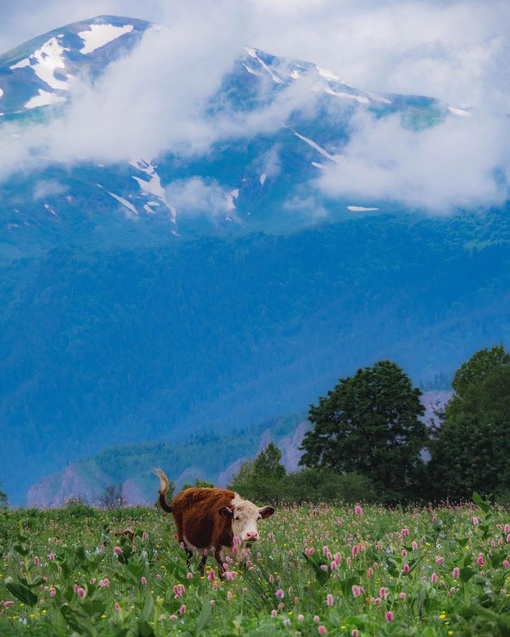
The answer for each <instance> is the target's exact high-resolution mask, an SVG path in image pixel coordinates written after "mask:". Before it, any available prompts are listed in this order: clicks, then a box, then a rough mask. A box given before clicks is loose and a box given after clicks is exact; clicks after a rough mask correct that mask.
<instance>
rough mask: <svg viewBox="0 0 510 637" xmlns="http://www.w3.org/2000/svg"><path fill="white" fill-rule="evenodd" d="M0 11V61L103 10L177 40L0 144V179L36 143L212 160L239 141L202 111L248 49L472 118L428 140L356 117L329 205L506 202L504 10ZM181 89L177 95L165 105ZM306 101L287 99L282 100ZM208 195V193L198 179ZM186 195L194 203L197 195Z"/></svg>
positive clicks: (82, 2)
mask: <svg viewBox="0 0 510 637" xmlns="http://www.w3.org/2000/svg"><path fill="white" fill-rule="evenodd" d="M1 4H2V20H1V21H0V52H6V51H7V50H9V49H10V48H13V47H14V46H17V45H18V44H21V43H23V42H25V41H27V40H29V39H30V38H33V37H35V36H38V35H40V34H42V33H44V32H47V31H49V30H52V29H55V28H57V27H59V26H62V25H65V24H67V23H70V22H74V21H77V20H81V19H87V18H90V17H93V16H96V15H101V14H113V15H123V16H129V17H133V18H141V19H145V20H149V21H152V22H156V23H158V24H162V25H165V26H166V27H167V28H168V29H169V31H167V32H166V35H165V36H164V37H159V38H152V39H151V41H149V40H148V39H145V40H144V41H143V42H142V44H141V45H140V47H139V48H138V49H137V51H136V52H135V54H133V55H132V56H131V59H130V60H125V61H124V62H122V61H121V62H119V63H117V64H115V65H114V66H113V67H112V68H111V69H109V71H108V73H107V76H106V77H105V79H104V81H103V83H102V84H100V85H99V86H96V87H94V90H92V89H91V87H90V86H87V85H86V84H83V85H81V86H80V85H78V86H77V88H76V90H77V91H78V92H79V95H80V99H79V100H76V104H75V106H74V107H73V109H72V111H71V112H70V113H69V115H68V117H67V119H66V120H65V121H63V122H60V123H59V124H58V125H55V126H52V127H51V128H46V129H42V128H39V129H34V130H33V131H32V134H31V142H30V143H31V144H32V147H31V146H30V145H29V144H28V143H27V142H20V140H19V138H16V139H17V141H16V142H15V143H14V142H13V141H12V139H7V137H6V136H5V134H4V135H3V136H2V135H0V178H1V177H5V176H6V175H8V174H9V171H12V170H14V169H20V168H21V167H23V166H24V165H25V162H26V161H27V158H28V157H29V156H30V155H31V154H32V155H33V152H32V151H33V145H39V146H44V148H45V149H46V152H47V154H48V156H49V157H50V158H56V159H59V160H62V161H69V162H73V161H77V160H79V159H80V158H91V157H93V158H94V159H96V160H97V161H104V162H108V161H118V160H124V159H132V158H133V157H135V156H138V157H146V158H148V157H150V156H155V155H157V153H158V152H160V151H161V150H162V149H163V147H167V148H172V149H173V150H176V149H181V150H182V151H183V152H184V149H185V148H187V149H188V150H189V148H190V147H191V148H193V149H194V150H195V151H196V150H197V149H203V150H204V152H205V151H206V150H207V148H208V147H209V146H210V144H211V143H212V142H213V141H215V140H217V139H218V138H219V137H220V138H221V136H224V137H225V138H227V137H228V136H233V135H239V134H240V130H235V128H236V126H235V122H234V123H232V122H230V123H227V122H226V121H224V122H222V123H221V125H219V126H218V123H216V125H215V126H214V127H211V124H210V122H208V121H207V120H206V119H205V118H204V116H203V111H202V108H203V104H204V103H205V101H206V100H207V98H208V97H209V96H210V95H212V94H213V93H214V91H215V90H216V88H217V87H218V85H219V82H220V81H221V78H222V76H223V74H224V73H225V72H227V71H228V70H229V68H231V65H232V62H233V60H234V59H235V57H236V56H237V55H238V54H239V52H240V51H241V49H242V47H243V46H252V47H256V48H259V49H262V50H264V51H266V52H269V53H272V54H275V55H278V56H283V57H288V58H292V59H297V60H305V61H309V62H313V63H315V64H318V65H319V66H321V67H324V68H326V69H329V70H331V71H332V72H333V73H335V74H336V75H337V76H338V77H340V78H341V79H342V80H344V81H345V82H348V83H350V84H352V85H354V86H357V87H360V88H364V89H367V90H370V91H374V92H379V93H407V94H417V95H429V96H432V97H435V98H438V99H440V100H443V101H445V102H446V103H448V104H449V105H451V106H454V107H457V108H463V109H471V110H470V111H469V112H470V116H469V117H457V118H451V119H449V120H448V121H446V122H444V123H443V124H441V125H439V126H438V127H436V128H434V129H429V130H426V131H423V132H422V133H420V134H416V132H413V131H410V130H406V129H404V128H402V127H401V126H400V125H399V123H398V122H397V121H396V120H395V119H392V118H389V119H388V120H384V121H375V120H374V119H373V118H371V117H369V116H367V115H366V114H363V113H362V114H360V116H359V117H357V118H356V119H355V121H353V122H352V135H351V141H350V142H349V144H348V145H347V146H346V147H345V148H344V149H343V151H342V154H341V156H339V157H338V158H337V161H336V162H335V163H334V164H332V165H331V166H329V167H328V169H327V170H325V171H324V172H323V174H321V176H320V177H318V179H317V180H316V181H315V183H314V184H312V185H311V186H313V187H314V188H316V189H318V190H319V191H320V192H323V193H326V194H327V195H328V196H330V197H335V196H342V195H345V194H346V193H347V194H348V195H349V196H351V197H352V198H353V203H356V204H363V202H364V200H371V201H373V199H374V198H378V197H390V196H391V197H393V198H396V199H399V200H400V201H402V202H404V203H406V204H409V205H412V206H418V207H423V208H424V209H426V210H430V211H432V212H443V211H445V210H449V209H451V208H452V207H455V206H459V205H460V206H463V205H471V206H472V205H475V206H478V205H487V204H489V205H490V204H500V203H501V202H502V201H503V200H504V199H505V198H506V197H507V196H508V190H507V186H506V183H505V182H510V133H509V123H508V122H509V120H508V117H506V115H508V114H510V3H508V0H472V1H471V0H458V1H456V0H451V1H446V0H427V1H423V0H422V1H416V0H406V1H405V2H402V1H401V0H277V1H275V0H214V2H212V1H211V0H186V1H185V2H184V1H183V0H181V1H179V2H178V1H173V0H71V1H69V0H44V2H41V0H2V2H1ZM168 34H170V37H168ZM148 69H150V72H148ZM177 86H178V87H179V91H178V99H171V98H170V99H169V97H168V96H169V95H175V94H176V90H175V88H176V87H177ZM80 91H81V92H80ZM298 98H299V96H298V95H292V94H289V95H288V96H287V101H288V103H289V102H290V103H292V100H293V99H298ZM288 103H287V105H288ZM284 106H285V104H281V103H280V104H279V107H280V108H284ZM155 121H157V122H158V123H159V124H158V127H155V126H154V124H153V123H154V122H155ZM279 122H280V112H278V111H275V110H274V109H273V110H272V111H264V112H260V113H257V114H256V115H255V116H253V117H252V118H251V120H250V121H249V122H247V121H243V122H239V123H238V128H242V129H243V130H249V131H252V132H257V131H259V130H266V131H270V130H272V128H274V127H276V126H277V125H279ZM127 130H129V131H130V134H129V135H126V131H127ZM11 132H12V131H11ZM11 137H12V135H11ZM214 187H216V186H214ZM200 188H201V189H202V191H203V183H202V184H200ZM184 190H185V191H186V192H188V190H189V189H188V190H186V188H184ZM188 194H189V196H190V197H191V196H192V194H193V190H192V189H191V190H189V192H188ZM201 196H204V193H203V192H202V195H201Z"/></svg>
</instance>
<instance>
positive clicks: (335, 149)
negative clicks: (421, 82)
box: [0, 16, 461, 254]
mask: <svg viewBox="0 0 510 637" xmlns="http://www.w3.org/2000/svg"><path fill="white" fill-rule="evenodd" d="M162 31H163V33H164V37H171V34H170V32H168V33H166V32H165V30H164V29H163V28H162V27H158V26H156V25H152V24H150V23H148V22H144V21H141V20H132V19H128V18H120V17H112V16H101V17H98V18H94V19H92V20H87V21H83V22H79V23H75V24H71V25H68V26H65V27H62V28H60V29H56V30H54V31H52V32H50V33H48V34H45V35H42V36H40V37H38V38H36V39H35V40H32V41H30V42H27V43H26V44H23V45H22V46H20V47H18V48H16V49H14V50H12V51H9V52H8V53H6V54H4V55H3V56H1V57H0V134H2V128H3V134H4V135H5V136H6V138H9V139H11V141H12V138H13V137H16V138H17V139H18V140H19V144H18V145H21V146H26V150H25V153H26V155H27V157H26V158H25V161H24V162H23V158H21V159H20V160H19V161H20V167H21V168H22V170H17V171H10V172H9V171H8V173H9V174H8V178H5V177H4V179H2V170H1V168H0V181H2V182H3V183H2V192H3V197H2V203H1V204H0V205H1V209H2V221H1V225H2V228H3V231H4V232H5V236H6V242H5V243H4V248H5V250H6V251H7V253H9V254H11V253H14V254H18V253H19V251H21V252H22V253H24V252H30V251H32V250H33V249H35V244H36V245H37V246H38V247H39V248H43V249H45V248H48V247H51V245H53V244H54V243H55V241H57V242H58V237H59V236H61V233H62V228H65V235H66V241H71V242H78V243H90V244H92V245H99V246H101V245H104V244H105V243H113V244H115V243H117V242H120V243H121V244H122V243H124V242H125V241H129V236H128V235H129V234H130V229H129V228H128V226H129V224H127V223H126V221H125V219H126V218H127V219H130V220H131V221H136V225H137V236H138V240H139V241H142V242H143V241H146V242H147V243H148V244H153V243H160V242H161V241H163V240H164V241H168V240H172V239H171V238H172V236H177V235H181V236H193V235H195V234H196V233H204V232H205V233H211V232H214V233H217V232H220V233H230V234H231V233H234V234H239V233H246V232H252V231H257V230H264V231H276V232H292V231H295V230H297V229H299V228H302V227H306V226H309V225H313V224H315V223H317V220H320V221H328V220H329V221H337V220H339V219H343V218H346V217H347V216H348V215H350V214H352V213H353V212H355V213H357V214H369V213H373V212H378V211H381V210H385V209H388V202H385V201H374V200H372V201H366V200H364V201H358V200H353V199H352V198H349V197H341V196H340V197H335V198H334V199H328V197H327V196H325V195H324V194H323V193H321V192H319V191H317V190H314V187H313V184H314V180H316V179H317V178H318V177H320V175H321V172H323V171H324V169H325V168H327V167H328V166H330V165H332V164H335V163H337V162H338V158H339V156H340V155H341V152H342V145H343V144H345V143H346V141H347V140H348V137H349V126H350V121H351V119H352V117H353V116H355V115H356V113H359V112H362V113H363V112H366V113H370V114H372V115H373V116H374V117H376V118H384V117H386V116H388V115H391V114H398V115H399V116H400V117H401V118H402V122H403V125H404V126H408V127H416V128H422V127H428V126H432V125H434V124H435V123H437V122H438V121H443V120H444V119H445V118H448V117H457V116H458V115H459V113H461V111H458V110H457V109H452V108H450V107H448V106H447V105H445V104H443V103H441V102H439V101H438V100H435V99H432V98H425V97H416V96H414V97H413V96H401V95H377V94H374V93H371V92H369V91H365V90H362V89H358V88H355V87H353V86H351V85H349V84H347V83H345V82H342V81H341V79H340V78H338V77H336V76H335V75H334V74H333V73H331V72H329V71H327V70H325V69H322V68H320V67H318V66H316V65H314V64H312V63H306V62H297V61H292V60H286V59H280V58H277V57H275V56H272V55H270V54H268V53H264V52H262V51H259V50H257V49H255V48H249V47H247V48H245V49H244V50H243V51H241V52H240V55H239V57H238V59H237V60H236V62H235V64H234V66H233V67H232V68H231V69H230V71H229V72H227V73H226V74H225V75H224V77H223V80H222V82H221V85H220V87H219V89H218V90H217V91H216V92H215V93H214V94H213V95H211V96H209V98H208V99H207V102H206V103H205V104H204V105H203V108H202V112H201V116H203V117H204V119H205V120H206V121H207V122H208V123H209V124H210V126H211V127H212V128H217V129H225V131H226V132H224V134H223V135H221V136H218V137H217V138H216V139H214V138H213V139H212V140H209V143H208V145H207V147H206V148H205V149H204V150H203V152H201V151H200V149H199V150H194V151H193V152H186V153H180V152H179V150H178V149H177V150H176V149H175V148H164V147H163V148H160V149H159V150H158V152H157V154H155V155H154V156H144V157H140V156H131V157H126V158H125V160H124V161H119V160H118V159H117V160H115V161H111V160H110V161H106V162H105V161H100V160H96V161H93V160H91V159H90V158H89V159H88V158H86V157H85V158H80V157H72V159H71V160H69V157H67V160H66V159H62V160H61V159H59V157H58V156H55V153H54V154H53V156H52V155H51V153H50V152H48V151H47V148H46V145H48V142H47V140H44V139H43V141H41V142H39V143H36V142H34V143H32V145H31V142H30V140H31V138H33V137H37V135H34V127H38V128H37V130H38V131H40V127H41V126H46V127H48V128H51V127H52V126H53V127H56V126H58V125H59V122H60V121H61V120H65V117H66V113H67V111H68V109H69V108H71V107H72V105H73V101H74V103H77V102H78V101H79V100H80V99H81V98H82V93H81V92H80V90H77V88H76V87H77V86H78V87H81V86H82V85H83V82H84V81H86V82H88V85H89V87H90V86H92V87H93V86H94V84H95V83H97V82H99V81H100V80H101V77H103V76H104V74H105V73H106V72H107V71H108V69H109V68H110V66H111V64H112V63H114V62H115V61H118V60H122V59H126V58H128V57H129V55H130V54H131V53H132V52H133V51H134V50H135V49H136V47H137V46H139V45H140V43H141V41H142V39H143V38H149V39H150V38H154V37H157V35H158V34H159V36H161V32H162ZM165 33H166V34H165ZM140 90H143V88H142V87H141V89H140ZM106 116H107V115H105V117H106ZM110 116H111V113H110ZM97 117H102V115H101V109H100V108H99V109H98V115H97ZM261 121H263V122H264V123H263V124H260V122H261ZM257 122H258V123H257ZM154 125H155V126H156V127H157V123H155V124H154ZM125 134H126V136H129V135H130V131H129V130H126V131H125ZM39 136H42V135H41V133H40V132H39ZM21 193H23V194H22V195H21ZM392 207H393V208H394V205H393V206H392ZM28 227H30V232H29V233H28V234H27V228H28ZM57 227H58V228H57Z"/></svg>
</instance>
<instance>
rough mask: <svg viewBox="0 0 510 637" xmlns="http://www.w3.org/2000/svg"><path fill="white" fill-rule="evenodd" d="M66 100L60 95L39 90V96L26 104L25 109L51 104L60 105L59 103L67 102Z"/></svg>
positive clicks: (35, 96)
mask: <svg viewBox="0 0 510 637" xmlns="http://www.w3.org/2000/svg"><path fill="white" fill-rule="evenodd" d="M65 101H66V98H65V97H61V96H59V95H55V93H48V91H43V90H42V89H39V92H38V94H37V95H34V97H31V98H30V99H29V100H28V102H26V103H25V104H24V106H25V108H28V109H30V108H39V106H49V105H50V104H58V102H65Z"/></svg>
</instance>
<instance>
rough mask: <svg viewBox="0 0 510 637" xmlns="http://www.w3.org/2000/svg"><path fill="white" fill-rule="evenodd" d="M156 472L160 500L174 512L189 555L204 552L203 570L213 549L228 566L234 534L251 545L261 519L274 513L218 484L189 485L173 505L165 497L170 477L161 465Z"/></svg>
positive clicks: (164, 508)
mask: <svg viewBox="0 0 510 637" xmlns="http://www.w3.org/2000/svg"><path fill="white" fill-rule="evenodd" d="M154 473H155V474H156V475H157V476H158V477H159V504H160V506H161V508H162V509H163V511H166V512H167V513H172V514H173V516H174V520H175V526H176V527H177V539H178V540H179V543H180V544H181V545H182V546H184V548H185V549H186V552H187V554H188V559H189V558H190V557H191V556H192V555H193V553H199V554H201V555H202V556H203V557H202V560H201V563H200V570H201V571H202V572H203V570H204V568H205V562H206V560H207V555H208V554H209V553H212V554H213V555H214V557H215V558H216V561H217V562H218V564H219V565H220V567H221V568H224V567H223V562H224V559H225V556H226V554H228V553H232V547H233V546H234V537H237V538H239V540H240V543H241V545H245V546H250V545H251V544H252V543H253V542H255V541H256V540H258V538H259V534H258V531H257V521H258V520H260V519H262V518H268V517H269V516H271V515H273V513H274V507H272V506H264V507H258V506H256V505H255V504H253V502H250V501H249V500H243V499H242V498H241V497H240V496H239V495H238V494H237V493H234V491H229V490H228V489H215V488H199V487H193V488H191V489H185V490H184V491H182V492H181V493H179V495H178V496H176V497H175V499H174V501H173V502H172V504H171V505H169V504H168V503H167V501H166V498H165V495H166V493H167V491H168V478H167V477H166V475H165V473H164V472H163V471H162V470H161V469H155V470H154Z"/></svg>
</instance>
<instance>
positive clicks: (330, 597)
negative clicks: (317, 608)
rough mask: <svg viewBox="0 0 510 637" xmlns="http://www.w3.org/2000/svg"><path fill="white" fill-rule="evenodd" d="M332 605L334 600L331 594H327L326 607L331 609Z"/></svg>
mask: <svg viewBox="0 0 510 637" xmlns="http://www.w3.org/2000/svg"><path fill="white" fill-rule="evenodd" d="M334 603H335V598H334V597H333V595H332V594H331V593H328V596H327V597H326V604H327V606H329V607H331V606H333V604H334Z"/></svg>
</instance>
